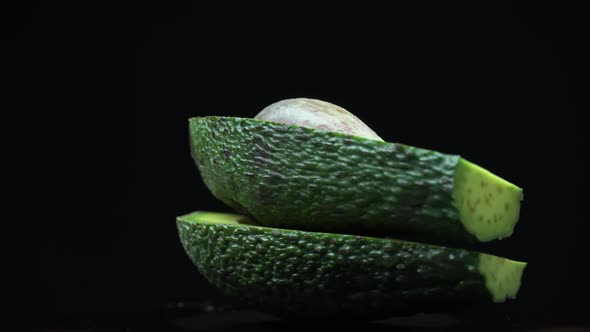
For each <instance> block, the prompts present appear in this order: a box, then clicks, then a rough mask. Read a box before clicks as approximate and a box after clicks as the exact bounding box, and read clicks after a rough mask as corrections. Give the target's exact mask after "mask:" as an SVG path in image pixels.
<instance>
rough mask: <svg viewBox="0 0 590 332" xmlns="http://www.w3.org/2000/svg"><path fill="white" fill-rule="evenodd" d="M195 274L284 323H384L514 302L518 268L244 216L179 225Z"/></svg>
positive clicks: (478, 256) (481, 257) (206, 215)
mask: <svg viewBox="0 0 590 332" xmlns="http://www.w3.org/2000/svg"><path fill="white" fill-rule="evenodd" d="M177 226H178V231H179V234H180V239H181V242H182V244H183V246H184V248H185V249H186V251H187V253H188V255H189V256H190V258H191V259H192V261H193V262H194V263H195V264H196V266H197V267H198V268H199V271H200V272H201V273H202V274H203V275H204V276H205V277H206V278H207V279H208V280H210V281H211V282H212V283H213V284H214V285H216V286H218V287H220V288H221V289H223V290H225V291H226V292H227V293H228V294H231V295H234V296H238V297H241V298H242V299H244V300H246V301H247V302H248V303H250V304H252V305H254V306H255V307H257V308H261V309H264V310H266V311H269V312H274V313H280V314H283V315H287V316H288V315H296V316H299V315H305V316H322V317H329V316H336V315H339V317H340V318H341V319H346V318H355V317H361V318H363V317H364V318H384V317H387V316H390V315H395V314H400V313H404V314H405V313H412V312H414V311H430V310H440V309H441V308H442V309H443V310H448V309H449V308H450V307H449V306H450V305H454V304H457V305H459V304H465V303H479V302H484V303H485V302H492V301H493V302H502V301H504V300H505V298H506V297H513V296H515V295H516V292H517V291H518V288H519V286H520V279H521V276H522V272H523V270H524V268H525V266H526V263H521V262H516V261H512V260H508V259H505V258H500V257H496V256H491V255H487V254H482V253H476V252H470V251H467V250H463V249H452V248H446V247H440V246H434V245H428V244H421V243H412V242H405V241H398V240H391V239H380V238H371V237H363V236H354V235H344V234H330V233H320V232H305V231H297V230H288V229H278V228H267V227H260V226H256V225H255V224H253V222H252V221H251V220H249V219H247V217H244V216H239V215H232V214H221V213H212V212H195V213H192V214H189V215H185V216H182V217H179V218H178V219H177Z"/></svg>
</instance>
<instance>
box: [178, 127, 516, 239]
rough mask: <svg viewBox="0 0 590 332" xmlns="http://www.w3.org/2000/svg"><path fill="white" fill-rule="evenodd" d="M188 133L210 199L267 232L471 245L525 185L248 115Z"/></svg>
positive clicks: (508, 222)
mask: <svg viewBox="0 0 590 332" xmlns="http://www.w3.org/2000/svg"><path fill="white" fill-rule="evenodd" d="M189 132H190V147H191V154H192V157H193V159H194V160H195V162H196V165H197V167H198V169H199V172H200V175H201V177H202V179H203V181H204V183H205V184H206V186H207V187H208V188H209V190H210V191H211V192H212V194H213V195H214V196H215V197H217V198H218V199H220V200H221V201H223V202H225V203H226V204H227V205H229V206H230V207H232V208H233V209H235V210H237V211H239V212H240V213H243V214H247V215H250V216H252V217H254V219H256V221H257V222H259V223H260V224H261V225H264V226H268V227H278V228H289V229H298V230H308V231H324V232H333V233H355V234H361V235H377V236H386V235H395V236H396V237H399V236H400V235H402V234H418V235H419V236H420V239H421V240H428V241H436V240H441V241H442V242H444V243H447V242H450V243H473V242H477V241H482V242H485V241H491V240H494V239H501V238H505V237H508V236H510V235H511V234H512V232H513V229H514V226H515V224H516V222H517V220H518V217H519V210H520V201H521V200H522V197H523V193H522V189H521V188H519V187H517V186H516V185H514V184H512V183H510V182H508V181H506V180H504V179H502V178H500V177H499V176H496V175H494V174H492V173H491V172H489V171H488V170H486V169H484V168H482V167H479V166H477V165H476V164H474V163H471V162H469V161H467V160H465V159H463V158H461V157H460V156H459V155H454V154H446V153H441V152H437V151H432V150H428V149H422V148H417V147H412V146H408V145H404V144H400V143H390V142H383V141H380V140H375V139H368V138H364V137H359V136H354V135H347V134H343V133H339V132H331V131H325V130H318V129H313V128H307V127H303V126H298V125H290V124H285V123H276V122H272V121H266V120H260V119H250V118H237V117H220V116H207V117H195V118H191V119H190V120H189Z"/></svg>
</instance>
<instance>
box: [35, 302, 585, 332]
mask: <svg viewBox="0 0 590 332" xmlns="http://www.w3.org/2000/svg"><path fill="white" fill-rule="evenodd" d="M25 325H26V324H25ZM30 328H31V329H32V330H33V331H97V330H99V331H244V332H247V331H277V330H281V331H306V330H350V329H353V330H358V331H590V323H588V322H587V320H585V319H584V316H573V315H564V314H561V315H543V314H540V313H539V312H534V311H529V312H520V313H515V312H511V311H510V309H509V308H506V307H497V306H490V307H487V308H468V309H465V310H462V311H457V312H440V313H429V314H424V313H421V314H416V315H411V316H404V317H392V318H389V319H386V320H379V321H372V322H360V321H358V322H346V321H343V320H327V321H318V320H302V319H296V320H284V319H280V318H278V317H276V316H273V315H270V314H266V313H262V312H257V311H253V310H248V309H243V308H239V307H236V306H232V305H231V304H227V303H223V304H217V305H216V304H213V303H212V302H192V303H191V302H188V303H184V302H179V303H170V304H168V306H167V307H166V308H162V309H161V310H154V311H151V312H136V313H126V314H116V315H113V314H97V313H94V314H86V315H80V314H79V315H77V316H76V317H61V318H54V319H49V320H47V321H46V322H45V323H44V324H43V325H37V326H35V325H32V326H30Z"/></svg>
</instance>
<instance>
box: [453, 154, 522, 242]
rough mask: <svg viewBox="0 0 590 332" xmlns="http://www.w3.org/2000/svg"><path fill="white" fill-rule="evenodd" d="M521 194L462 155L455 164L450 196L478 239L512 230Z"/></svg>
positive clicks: (507, 233)
mask: <svg viewBox="0 0 590 332" xmlns="http://www.w3.org/2000/svg"><path fill="white" fill-rule="evenodd" d="M522 195H523V194H522V189H520V188H519V187H517V186H515V185H513V184H512V183H510V182H508V181H506V180H504V179H502V178H500V177H498V176H496V175H494V174H492V173H490V172H489V171H487V170H485V169H483V168H481V167H479V166H477V165H475V164H473V163H470V162H469V161H467V160H465V159H461V160H460V161H459V163H458V164H457V168H456V170H455V183H454V187H453V197H454V198H455V202H456V204H457V207H458V208H459V216H460V219H461V222H462V223H463V225H465V229H467V231H468V232H469V233H471V234H473V235H475V236H476V237H477V239H478V240H479V241H490V240H493V239H502V238H505V237H508V236H510V235H511V234H512V231H513V230H514V226H515V225H516V222H517V221H518V217H519V212H520V201H521V200H522V197H523V196H522Z"/></svg>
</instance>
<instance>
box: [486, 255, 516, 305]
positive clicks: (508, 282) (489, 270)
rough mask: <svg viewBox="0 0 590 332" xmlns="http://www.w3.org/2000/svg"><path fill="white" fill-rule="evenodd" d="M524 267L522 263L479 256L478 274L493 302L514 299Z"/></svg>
mask: <svg viewBox="0 0 590 332" xmlns="http://www.w3.org/2000/svg"><path fill="white" fill-rule="evenodd" d="M526 266H527V263H524V262H517V261H513V260H509V259H506V258H502V257H497V256H492V255H487V254H480V257H479V272H480V273H481V274H482V275H483V276H484V278H485V283H486V287H487V288H488V290H489V291H490V293H491V294H492V298H493V300H494V302H504V301H505V300H506V298H511V299H513V298H516V294H517V293H518V289H519V288H520V281H521V279H522V273H523V272H524V269H525V267H526Z"/></svg>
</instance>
